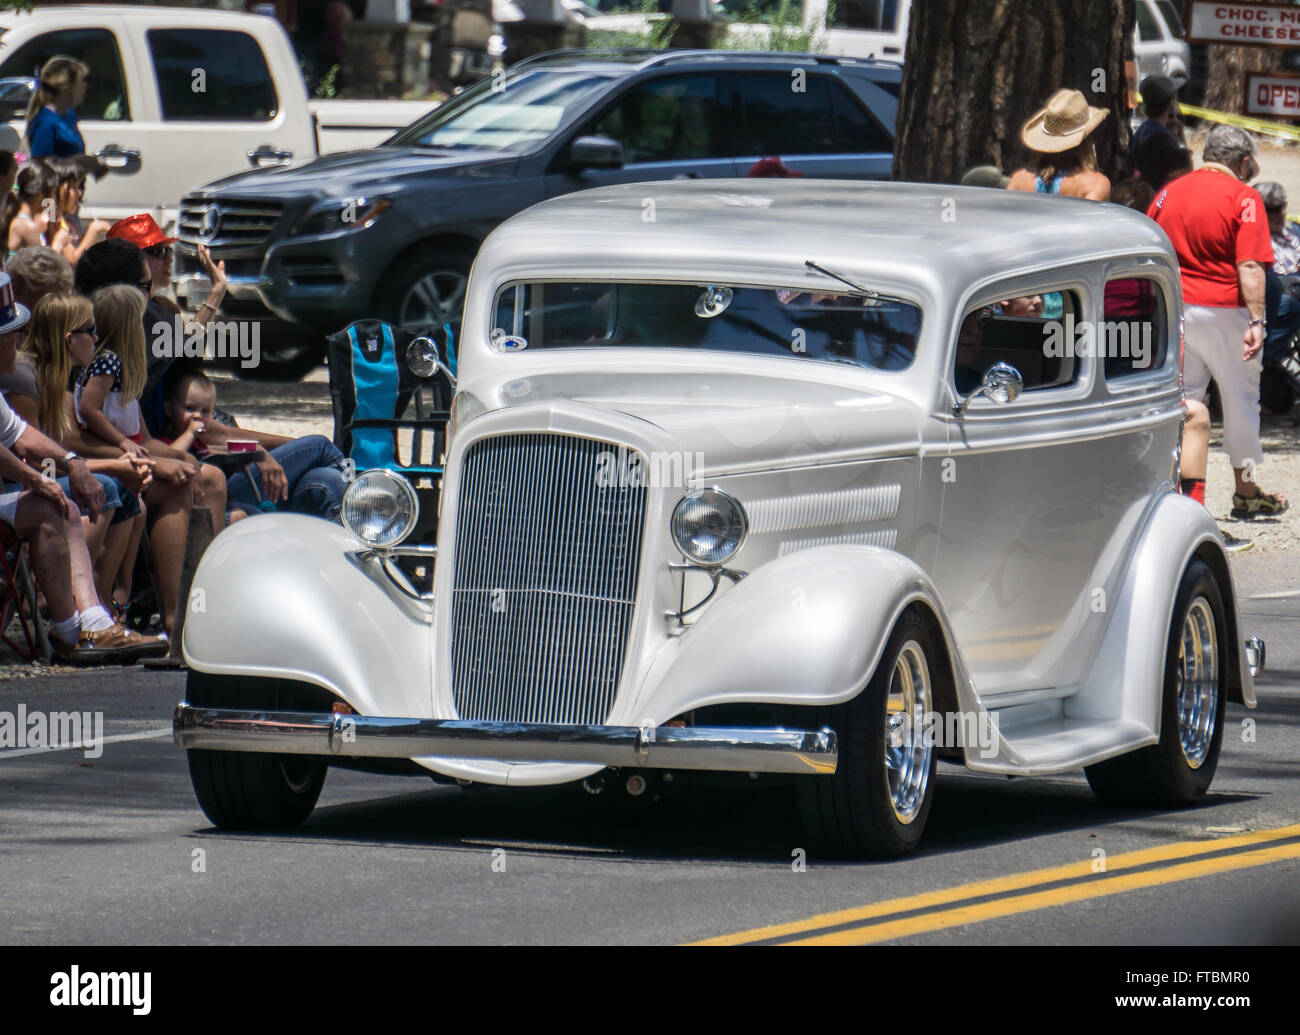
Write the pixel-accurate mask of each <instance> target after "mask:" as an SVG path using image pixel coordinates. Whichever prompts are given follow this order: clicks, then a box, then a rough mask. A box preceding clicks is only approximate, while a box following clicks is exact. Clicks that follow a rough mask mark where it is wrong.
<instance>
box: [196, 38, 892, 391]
mask: <svg viewBox="0 0 1300 1035" xmlns="http://www.w3.org/2000/svg"><path fill="white" fill-rule="evenodd" d="M900 74H901V73H900V70H899V68H898V66H896V65H891V64H884V63H879V62H872V61H854V60H848V59H835V58H826V57H815V56H810V55H803V56H800V55H785V54H743V53H725V52H713V51H702V52H697V51H674V52H669V53H663V54H649V55H648V54H646V53H644V52H614V53H611V52H591V53H587V52H564V53H557V54H550V55H542V56H541V57H539V58H535V59H532V60H527V61H523V62H520V63H519V64H518V65H515V66H514V67H513V68H512V69H511V70H510V71H509V72H508V73H507V74H506V75H504V76H503V77H501V78H496V77H494V78H492V79H485V80H481V81H480V82H479V83H476V84H475V85H474V86H472V87H470V88H468V89H467V90H465V92H464V93H462V94H460V95H459V96H457V97H455V98H453V99H452V100H451V101H449V102H447V104H445V105H444V106H443V107H441V108H438V109H436V110H435V111H434V112H432V113H431V114H430V115H429V116H427V117H426V118H424V119H422V120H420V121H418V122H415V123H413V124H412V125H411V126H409V127H407V128H406V129H404V130H402V131H401V132H399V133H397V134H396V135H394V136H393V137H392V138H391V139H390V140H387V141H385V143H384V145H383V146H382V147H380V148H377V149H375V150H373V151H364V152H363V151H358V152H353V153H351V154H344V155H334V156H330V157H326V158H321V159H318V160H316V161H314V162H309V163H307V164H305V165H299V166H296V167H292V168H278V169H263V170H257V171H252V172H246V173H242V174H240V175H237V176H231V177H228V178H226V179H224V180H220V181H218V182H216V183H213V184H210V185H208V186H207V187H204V188H203V189H202V190H198V191H195V192H193V193H191V194H190V195H188V196H187V197H186V198H185V199H184V200H183V201H182V203H181V219H180V238H181V243H180V244H179V245H178V246H177V258H176V265H175V268H174V286H175V288H176V294H177V298H178V299H189V300H191V301H192V302H193V304H195V305H197V304H198V302H199V301H200V300H202V299H203V298H204V297H205V296H206V294H207V290H208V288H207V280H206V278H205V277H204V276H203V275H202V273H201V272H200V271H199V268H198V262H197V258H196V257H195V256H196V252H197V246H198V245H199V244H201V243H203V244H207V245H208V247H209V248H210V249H211V250H212V254H213V255H214V257H216V258H219V259H224V260H225V262H226V272H227V275H228V276H229V278H230V292H229V294H228V296H227V304H226V306H225V307H224V312H225V313H226V314H227V315H228V316H230V317H231V318H239V319H250V320H251V319H259V318H266V316H267V315H268V311H269V313H270V314H273V315H274V316H276V317H279V318H281V319H283V320H287V321H290V322H292V323H295V324H297V325H299V326H301V327H302V328H303V329H304V334H303V336H302V337H301V338H300V339H298V340H297V342H289V343H285V340H284V339H283V338H281V339H280V342H281V346H280V351H278V352H275V353H271V354H268V352H267V349H266V346H265V344H264V345H263V351H262V356H263V361H262V366H261V368H260V372H261V373H262V374H263V376H266V375H270V376H284V377H296V376H300V375H301V374H303V373H305V372H306V371H307V370H310V369H311V368H312V367H313V366H314V365H315V364H316V363H317V362H319V358H320V356H321V354H322V352H323V346H322V345H321V343H320V335H321V334H322V333H330V332H333V331H335V330H338V329H339V328H340V327H344V326H346V325H347V324H349V323H351V322H352V321H353V320H356V319H361V318H364V317H367V316H373V315H379V316H383V317H384V318H386V319H389V320H391V321H392V322H394V323H397V324H400V325H403V326H417V327H422V326H425V325H427V324H430V323H435V324H441V323H444V322H448V321H450V322H451V323H453V324H456V323H458V321H459V319H460V309H461V303H462V300H463V296H464V291H465V280H466V277H467V276H468V274H469V268H470V264H471V263H472V262H473V261H474V255H475V253H476V252H477V250H478V247H479V245H480V244H481V243H482V241H483V239H484V238H485V237H486V236H487V234H488V232H489V231H491V230H492V228H493V227H495V226H496V225H497V224H498V223H500V222H501V221H502V220H504V219H506V218H508V217H509V216H512V215H514V214H515V213H516V212H519V211H521V210H522V209H525V208H527V207H528V206H529V205H532V204H535V203H536V202H539V201H542V200H543V199H545V198H548V197H554V196H556V195H559V194H567V193H569V192H571V191H575V190H581V189H583V188H585V187H595V186H600V185H603V184H615V183H629V182H635V181H640V180H656V179H663V178H668V177H673V176H683V177H688V178H704V179H711V178H716V177H724V176H737V175H741V176H743V175H745V173H746V172H747V171H748V170H749V169H750V168H751V166H753V165H754V163H755V162H757V161H758V160H759V159H760V158H763V157H765V156H771V155H776V154H779V155H780V156H781V157H782V158H784V160H785V162H786V164H787V166H788V167H790V168H791V169H794V170H796V171H798V172H799V173H800V174H803V175H808V176H821V177H835V178H837V177H848V178H886V177H888V176H889V174H890V168H891V165H892V162H893V157H892V155H893V141H894V122H895V118H896V115H897V110H898V102H897V93H898V83H899V79H900Z"/></svg>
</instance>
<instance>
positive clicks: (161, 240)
mask: <svg viewBox="0 0 1300 1035" xmlns="http://www.w3.org/2000/svg"><path fill="white" fill-rule="evenodd" d="M108 236H109V237H120V238H121V239H122V240H123V241H130V242H131V243H132V244H133V245H135V246H136V247H137V248H140V249H142V250H143V249H145V248H152V247H153V246H154V245H155V244H175V243H176V242H177V241H178V240H180V238H177V237H168V236H167V235H166V234H164V233H163V232H162V227H160V226H159V225H158V224H157V223H156V222H154V218H153V216H151V215H149V213H148V212H141V213H140V214H139V215H137V216H127V217H126V218H125V219H119V220H118V221H117V222H116V223H114V224H113V225H112V226H111V227H109V228H108Z"/></svg>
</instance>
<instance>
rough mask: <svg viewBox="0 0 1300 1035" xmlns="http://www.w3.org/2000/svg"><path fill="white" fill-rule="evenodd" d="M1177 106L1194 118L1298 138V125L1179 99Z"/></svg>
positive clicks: (1291, 138) (1256, 131)
mask: <svg viewBox="0 0 1300 1035" xmlns="http://www.w3.org/2000/svg"><path fill="white" fill-rule="evenodd" d="M1178 108H1179V110H1180V111H1181V112H1182V113H1183V114H1184V115H1191V116H1193V117H1194V118H1198V119H1208V120H1209V121H1210V122H1222V123H1223V124H1224V125H1228V126H1240V127H1241V128H1242V129H1248V130H1250V131H1251V132H1252V133H1264V134H1266V135H1268V136H1273V137H1286V138H1287V139H1288V140H1300V126H1287V125H1284V124H1283V123H1281V122H1266V121H1264V120H1263V119H1252V118H1251V117H1250V116H1248V115H1230V114H1229V113H1228V112H1226V111H1213V110H1211V109H1210V108H1198V107H1197V106H1196V105H1195V104H1183V103H1182V102H1181V101H1180V102H1179V104H1178Z"/></svg>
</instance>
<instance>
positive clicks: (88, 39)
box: [0, 29, 131, 122]
mask: <svg viewBox="0 0 1300 1035" xmlns="http://www.w3.org/2000/svg"><path fill="white" fill-rule="evenodd" d="M56 54H67V55H68V56H69V57H74V58H76V59H77V60H78V61H80V62H81V63H82V64H84V65H85V66H86V67H87V68H89V69H90V75H89V77H88V78H87V81H86V99H85V100H84V101H83V102H82V103H81V106H80V107H79V108H77V118H78V119H79V120H81V121H83V122H84V121H87V120H99V119H104V120H108V121H112V122H120V121H124V120H127V119H130V117H131V110H130V106H129V104H128V103H127V96H126V82H125V80H124V77H123V75H122V56H121V54H120V53H118V49H117V40H116V39H115V38H114V36H113V33H112V32H110V31H109V30H108V29H59V30H57V31H55V32H46V33H43V34H42V35H40V36H36V37H34V38H32V39H30V40H28V41H27V42H26V43H24V44H23V45H22V46H21V47H19V48H18V49H17V50H15V51H14V52H13V53H12V54H10V55H9V56H8V57H6V58H5V59H4V63H3V64H0V79H9V78H19V77H29V76H30V77H34V76H35V75H36V73H37V72H38V71H40V68H41V66H42V65H43V64H45V62H46V61H48V60H49V59H50V58H52V57H54V55H56Z"/></svg>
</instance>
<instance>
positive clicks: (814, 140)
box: [732, 67, 894, 179]
mask: <svg viewBox="0 0 1300 1035" xmlns="http://www.w3.org/2000/svg"><path fill="white" fill-rule="evenodd" d="M732 83H733V85H734V88H735V90H736V92H737V94H738V98H737V102H738V106H739V109H740V119H739V127H738V130H737V140H736V153H737V158H736V167H737V171H738V173H739V175H742V176H743V175H745V174H746V173H747V172H748V171H749V170H750V169H751V168H752V167H753V165H754V163H756V162H758V161H759V160H761V159H763V158H770V157H773V156H776V157H779V158H780V159H781V160H782V161H783V162H784V163H785V165H786V167H787V168H789V169H792V170H794V171H795V172H797V173H799V174H800V175H803V176H809V177H817V178H819V179H888V178H889V175H890V171H891V169H892V167H893V161H894V158H893V152H894V144H893V136H892V134H891V133H890V132H889V131H888V130H886V129H885V127H883V126H881V125H880V124H879V122H878V121H877V120H876V119H875V117H874V116H873V115H872V114H871V112H870V111H868V110H867V109H866V108H865V107H864V106H863V104H862V102H861V101H860V100H859V99H858V98H857V97H855V96H854V95H853V93H852V92H850V91H849V90H848V89H847V88H846V87H845V86H844V85H843V84H842V83H841V82H839V81H838V80H837V79H835V78H832V77H831V76H827V75H820V74H817V73H816V72H815V71H814V70H813V69H810V68H803V67H796V68H791V69H783V70H781V71H773V72H743V73H739V74H737V75H735V76H733V77H732Z"/></svg>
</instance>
